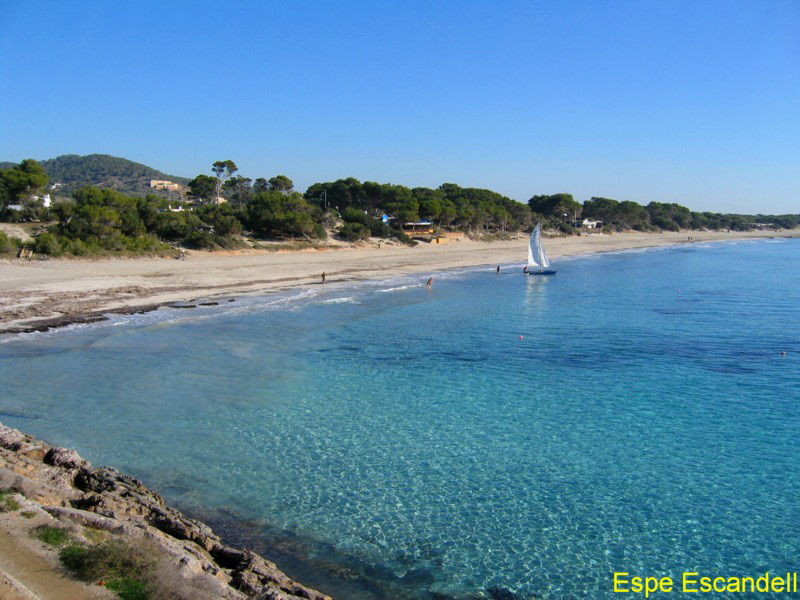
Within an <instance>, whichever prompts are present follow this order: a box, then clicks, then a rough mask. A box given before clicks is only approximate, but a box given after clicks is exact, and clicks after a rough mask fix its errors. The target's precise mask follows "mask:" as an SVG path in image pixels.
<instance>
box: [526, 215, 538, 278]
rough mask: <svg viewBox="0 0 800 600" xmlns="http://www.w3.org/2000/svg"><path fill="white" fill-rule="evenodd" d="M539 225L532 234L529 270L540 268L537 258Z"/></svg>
mask: <svg viewBox="0 0 800 600" xmlns="http://www.w3.org/2000/svg"><path fill="white" fill-rule="evenodd" d="M539 228H540V227H539V225H537V226H536V227H534V228H533V232H532V233H531V241H530V243H529V244H528V268H529V269H530V268H531V267H536V268H538V267H539V263H538V262H537V260H536V259H537V258H538V257H539Z"/></svg>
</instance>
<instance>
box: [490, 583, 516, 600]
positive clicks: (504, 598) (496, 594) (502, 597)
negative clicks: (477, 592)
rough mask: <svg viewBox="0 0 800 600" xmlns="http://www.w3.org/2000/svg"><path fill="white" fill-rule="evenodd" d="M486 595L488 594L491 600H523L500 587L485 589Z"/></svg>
mask: <svg viewBox="0 0 800 600" xmlns="http://www.w3.org/2000/svg"><path fill="white" fill-rule="evenodd" d="M486 593H487V594H489V598H491V599H492V600H523V598H522V596H519V595H518V594H515V593H514V592H512V591H511V590H509V589H508V588H504V587H500V586H494V587H490V588H486Z"/></svg>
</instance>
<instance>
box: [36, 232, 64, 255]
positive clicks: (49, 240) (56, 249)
mask: <svg viewBox="0 0 800 600" xmlns="http://www.w3.org/2000/svg"><path fill="white" fill-rule="evenodd" d="M33 251H34V252H36V254H47V255H48V256H61V254H62V253H63V250H62V248H61V244H60V243H59V240H58V236H57V235H55V234H52V233H42V234H41V235H38V236H37V237H36V239H35V240H34V242H33Z"/></svg>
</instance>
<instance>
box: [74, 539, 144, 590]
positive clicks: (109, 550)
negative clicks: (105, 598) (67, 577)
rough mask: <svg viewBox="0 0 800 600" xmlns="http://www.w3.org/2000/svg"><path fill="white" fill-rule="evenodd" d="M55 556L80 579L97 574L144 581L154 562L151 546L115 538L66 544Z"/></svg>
mask: <svg viewBox="0 0 800 600" xmlns="http://www.w3.org/2000/svg"><path fill="white" fill-rule="evenodd" d="M59 558H60V559H61V564H63V565H64V567H66V568H67V569H68V570H69V571H71V572H72V573H74V574H75V575H76V576H77V577H78V578H80V579H83V580H84V581H97V580H98V579H100V578H104V579H106V580H109V581H110V580H114V579H136V580H138V581H144V580H145V577H146V575H147V573H148V571H150V570H151V569H152V568H153V566H154V565H155V559H154V558H153V551H152V549H150V548H148V547H145V546H144V545H141V544H131V543H126V542H124V541H122V540H119V539H115V538H111V539H108V540H106V541H104V542H101V543H99V544H96V545H94V546H79V545H72V546H67V547H66V548H64V549H63V550H62V551H61V553H60V555H59Z"/></svg>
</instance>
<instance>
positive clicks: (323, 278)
mask: <svg viewBox="0 0 800 600" xmlns="http://www.w3.org/2000/svg"><path fill="white" fill-rule="evenodd" d="M322 283H325V271H323V272H322Z"/></svg>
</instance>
